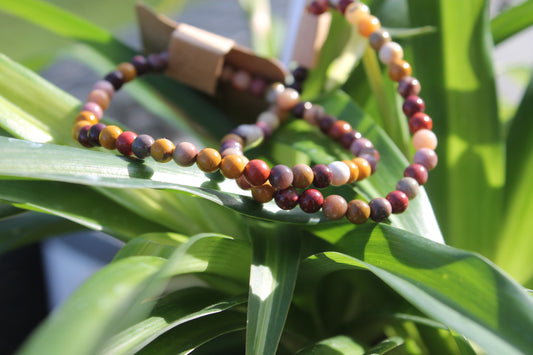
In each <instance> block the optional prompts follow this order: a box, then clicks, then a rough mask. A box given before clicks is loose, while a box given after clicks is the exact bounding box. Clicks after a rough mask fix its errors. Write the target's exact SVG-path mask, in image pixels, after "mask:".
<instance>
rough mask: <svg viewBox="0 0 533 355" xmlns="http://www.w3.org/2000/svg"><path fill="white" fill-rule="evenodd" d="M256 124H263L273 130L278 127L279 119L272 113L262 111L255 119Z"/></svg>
mask: <svg viewBox="0 0 533 355" xmlns="http://www.w3.org/2000/svg"><path fill="white" fill-rule="evenodd" d="M257 122H264V123H266V125H267V126H268V127H269V128H270V129H272V130H275V129H277V128H278V127H279V117H278V115H276V114H275V113H274V112H272V111H264V112H261V113H260V114H259V116H258V117H257Z"/></svg>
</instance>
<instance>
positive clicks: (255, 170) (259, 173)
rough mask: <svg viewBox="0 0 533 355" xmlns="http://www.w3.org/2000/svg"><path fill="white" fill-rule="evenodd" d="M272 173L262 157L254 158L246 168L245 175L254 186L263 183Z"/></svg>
mask: <svg viewBox="0 0 533 355" xmlns="http://www.w3.org/2000/svg"><path fill="white" fill-rule="evenodd" d="M269 175H270V168H269V167H268V165H267V163H265V162H264V161H262V160H260V159H253V160H250V161H249V162H248V164H246V167H245V168H244V177H245V178H246V181H248V182H249V183H250V184H251V185H252V186H260V185H263V184H264V183H265V182H266V181H267V179H268V177H269Z"/></svg>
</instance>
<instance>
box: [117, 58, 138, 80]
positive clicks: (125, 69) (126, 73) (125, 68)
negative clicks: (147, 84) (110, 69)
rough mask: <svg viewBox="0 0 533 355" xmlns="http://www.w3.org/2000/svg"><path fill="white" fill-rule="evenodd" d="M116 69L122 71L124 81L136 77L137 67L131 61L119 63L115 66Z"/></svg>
mask: <svg viewBox="0 0 533 355" xmlns="http://www.w3.org/2000/svg"><path fill="white" fill-rule="evenodd" d="M117 70H118V71H119V72H121V73H122V76H123V77H124V82H126V83H127V82H128V81H132V80H133V79H135V78H136V77H137V69H135V66H134V65H133V64H131V63H126V62H124V63H120V64H119V65H118V67H117Z"/></svg>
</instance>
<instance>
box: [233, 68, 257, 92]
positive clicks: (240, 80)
mask: <svg viewBox="0 0 533 355" xmlns="http://www.w3.org/2000/svg"><path fill="white" fill-rule="evenodd" d="M251 82H252V76H251V75H250V73H248V72H247V71H245V70H237V71H236V72H235V74H234V75H233V79H232V80H231V83H232V85H233V88H234V89H235V90H238V91H245V90H248V87H250V83H251Z"/></svg>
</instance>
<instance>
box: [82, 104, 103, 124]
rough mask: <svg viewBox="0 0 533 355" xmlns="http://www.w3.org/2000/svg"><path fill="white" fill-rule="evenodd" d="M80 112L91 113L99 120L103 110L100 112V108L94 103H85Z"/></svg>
mask: <svg viewBox="0 0 533 355" xmlns="http://www.w3.org/2000/svg"><path fill="white" fill-rule="evenodd" d="M81 110H82V111H89V112H92V113H93V114H94V115H95V116H96V117H97V118H98V119H99V120H100V119H101V118H102V116H103V115H104V110H102V108H101V107H100V106H99V105H98V104H97V103H94V102H86V103H85V104H84V105H83V107H82V108H81Z"/></svg>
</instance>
